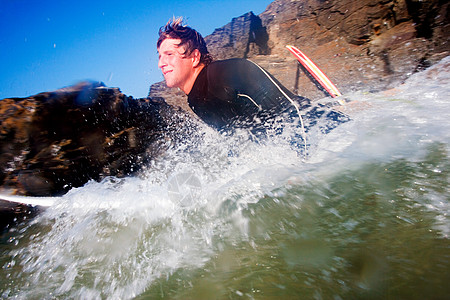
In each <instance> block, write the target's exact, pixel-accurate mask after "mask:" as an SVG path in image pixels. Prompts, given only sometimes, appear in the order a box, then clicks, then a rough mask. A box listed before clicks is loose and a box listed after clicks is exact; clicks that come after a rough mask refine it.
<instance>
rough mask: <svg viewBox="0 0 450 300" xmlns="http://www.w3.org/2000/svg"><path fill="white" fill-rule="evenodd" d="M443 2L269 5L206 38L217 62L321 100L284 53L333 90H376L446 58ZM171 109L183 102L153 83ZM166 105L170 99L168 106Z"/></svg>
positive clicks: (298, 0)
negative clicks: (260, 70)
mask: <svg viewBox="0 0 450 300" xmlns="http://www.w3.org/2000/svg"><path fill="white" fill-rule="evenodd" d="M448 20H449V3H448V1H439V0H423V1H418V0H361V1H351V0H342V1H337V0H336V1H324V0H275V1H274V2H272V3H271V4H270V5H269V6H268V7H267V9H266V10H265V11H264V12H263V13H262V14H260V15H259V16H255V15H254V14H253V13H247V14H245V15H243V16H241V17H238V18H234V19H233V20H232V21H231V23H229V24H227V25H225V26H224V27H222V28H219V29H217V30H215V31H214V32H213V33H212V34H211V35H209V36H207V37H205V40H206V42H207V44H208V48H209V50H210V52H211V53H212V54H213V56H215V58H217V59H225V58H231V57H242V58H248V59H250V60H253V61H255V62H257V63H259V64H260V65H261V66H262V67H264V68H265V69H266V70H268V71H269V72H270V73H272V74H273V75H274V76H275V77H276V78H278V79H279V80H280V81H281V83H283V84H284V85H285V86H286V87H287V88H288V89H290V90H292V91H293V92H295V93H297V94H299V95H302V96H306V97H309V98H311V99H313V100H314V99H319V98H322V97H324V96H326V95H325V94H324V93H323V92H322V91H320V90H319V89H317V87H316V86H315V85H314V84H313V83H312V82H311V79H310V78H309V77H308V76H307V75H305V74H304V72H303V71H302V69H301V68H300V67H299V65H298V63H297V61H296V60H295V58H294V57H293V56H292V55H291V54H290V53H289V52H288V50H287V49H286V48H285V46H286V45H289V44H290V45H294V46H296V47H298V48H299V49H300V50H302V51H303V52H304V53H305V54H306V55H308V56H309V57H310V58H311V59H312V60H313V61H314V62H315V63H316V64H317V65H318V66H319V67H320V68H321V69H322V70H323V71H324V72H325V73H326V74H327V75H328V77H330V79H331V80H332V81H333V82H334V83H335V84H336V85H337V86H338V88H339V89H340V90H341V92H342V93H344V94H345V93H346V92H350V91H352V90H366V91H370V90H380V89H387V88H390V87H392V86H393V85H396V84H399V83H400V82H401V81H403V80H405V79H406V78H407V77H408V76H410V75H411V74H412V73H414V72H417V71H418V70H422V69H424V68H426V67H428V66H430V65H432V64H434V63H435V62H437V61H439V60H440V59H442V58H443V57H445V56H447V55H449V51H450V45H449V36H450V34H449V24H448ZM154 93H157V94H158V95H159V96H160V97H163V98H165V99H166V100H167V101H170V102H171V103H183V102H185V101H186V98H185V96H183V95H181V96H180V94H179V93H178V94H176V93H175V92H174V91H173V90H171V89H167V88H165V87H164V85H163V84H161V83H158V84H157V85H154V86H152V87H151V89H150V96H152V95H154ZM169 99H170V100H169Z"/></svg>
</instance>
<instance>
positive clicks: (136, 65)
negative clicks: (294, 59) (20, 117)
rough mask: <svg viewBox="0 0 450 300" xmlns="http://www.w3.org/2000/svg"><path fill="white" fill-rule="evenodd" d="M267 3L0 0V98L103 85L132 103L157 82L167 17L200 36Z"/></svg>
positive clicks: (230, 0) (242, 0)
mask: <svg viewBox="0 0 450 300" xmlns="http://www.w3.org/2000/svg"><path fill="white" fill-rule="evenodd" d="M271 2H272V0H266V1H264V0H240V1H239V0H222V1H219V0H218V1H216V0H196V1H177V0H173V1H160V0H156V1H150V0H149V1H144V0H139V1H133V0H128V1H125V0H122V1H116V0H109V1H103V0H102V1H95V0H90V1H87V0H71V1H67V0H53V1H50V0H0V99H3V98H7V97H26V96H29V95H34V94H37V93H40V92H45V91H51V90H55V89H58V88H61V87H65V86H69V85H73V84H75V83H77V82H79V81H82V80H96V81H103V82H104V83H105V84H106V85H107V86H111V87H119V88H120V89H121V91H122V92H123V93H124V94H126V95H128V96H133V97H135V98H143V97H146V96H147V94H148V90H149V86H150V84H151V83H155V82H158V81H161V80H162V75H161V72H160V70H159V69H158V61H157V58H158V55H157V52H156V46H155V44H156V39H157V33H158V30H159V28H160V27H161V26H162V25H165V24H166V22H167V21H168V20H169V19H170V18H171V17H173V16H183V17H184V18H185V19H186V20H187V24H188V25H189V26H191V27H193V28H195V29H197V30H198V31H199V32H200V33H201V34H202V35H203V36H207V35H209V34H211V33H212V32H213V31H214V29H216V28H219V27H222V26H224V25H225V24H227V23H229V22H230V21H231V19H232V18H234V17H238V16H240V15H243V14H244V13H246V12H249V11H253V12H254V13H255V14H260V13H262V12H263V11H264V10H265V9H266V7H267V5H269V4H270V3H271Z"/></svg>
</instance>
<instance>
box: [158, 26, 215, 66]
mask: <svg viewBox="0 0 450 300" xmlns="http://www.w3.org/2000/svg"><path fill="white" fill-rule="evenodd" d="M165 39H179V40H181V43H180V44H179V45H178V46H183V47H184V49H185V51H184V53H183V54H184V55H187V56H189V55H191V53H192V52H193V51H194V50H195V49H197V50H198V51H199V52H200V55H201V56H200V63H202V64H204V65H205V66H206V65H208V64H209V63H210V62H212V60H213V58H212V56H211V54H209V52H208V49H207V48H206V43H205V40H204V39H203V37H202V35H201V34H200V33H198V31H197V30H195V29H192V28H191V27H188V26H186V25H183V18H181V17H179V18H173V19H170V20H169V22H167V24H166V25H165V26H163V27H161V28H160V29H159V38H158V42H157V43H156V48H157V49H159V47H160V46H161V43H162V42H163V41H164V40H165Z"/></svg>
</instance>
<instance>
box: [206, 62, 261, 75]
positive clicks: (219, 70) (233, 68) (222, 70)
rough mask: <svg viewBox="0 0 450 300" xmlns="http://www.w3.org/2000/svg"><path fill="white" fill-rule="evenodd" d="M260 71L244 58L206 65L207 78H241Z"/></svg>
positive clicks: (255, 65)
mask: <svg viewBox="0 0 450 300" xmlns="http://www.w3.org/2000/svg"><path fill="white" fill-rule="evenodd" d="M258 71H260V67H259V66H258V65H257V64H255V63H253V62H251V61H249V60H247V59H244V58H230V59H224V60H216V61H213V62H212V63H210V64H209V65H208V78H217V77H223V78H228V77H230V76H232V77H234V78H236V77H242V76H248V75H247V74H249V73H251V74H253V73H255V72H258Z"/></svg>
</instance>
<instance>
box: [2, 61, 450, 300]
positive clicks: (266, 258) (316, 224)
mask: <svg viewBox="0 0 450 300" xmlns="http://www.w3.org/2000/svg"><path fill="white" fill-rule="evenodd" d="M449 83H450V58H447V59H444V60H443V61H441V62H440V63H439V64H437V65H435V66H434V67H432V68H430V69H428V70H426V71H424V72H421V73H417V74H414V75H413V76H412V77H410V78H409V79H408V80H407V81H406V82H405V83H404V84H402V85H399V86H398V87H396V88H395V89H392V90H389V91H383V92H372V93H369V92H361V91H355V92H353V93H349V94H347V95H345V96H346V98H347V99H349V100H352V101H353V102H352V103H351V104H347V105H346V107H345V108H344V109H345V111H346V112H347V113H348V114H349V115H350V116H351V118H352V120H351V121H350V122H346V123H344V124H342V125H340V126H338V127H337V128H335V129H334V130H332V131H331V132H330V133H328V134H321V133H320V132H318V131H314V130H312V131H310V132H309V133H308V134H307V136H306V140H307V143H306V145H307V150H306V152H305V151H298V149H294V148H293V147H292V143H291V141H289V139H286V138H284V137H283V136H281V137H276V138H273V139H270V140H268V141H265V142H260V143H255V142H254V140H253V139H249V138H248V136H247V135H245V134H244V133H242V134H239V133H238V134H236V135H234V136H225V135H220V134H218V133H216V132H214V131H208V130H205V131H204V132H203V133H202V134H199V138H196V139H194V140H192V141H190V142H188V141H187V142H186V144H184V145H178V146H177V147H176V148H172V149H170V150H169V151H168V152H167V154H166V155H165V156H164V157H162V158H160V159H158V160H156V161H154V162H153V163H152V164H151V165H149V166H147V167H146V170H145V171H144V172H143V173H142V174H141V175H140V176H136V177H133V178H124V179H118V178H107V179H105V180H103V181H102V182H89V183H88V184H86V185H85V186H83V187H81V188H77V189H73V190H71V191H70V192H69V193H68V194H66V195H65V196H63V197H62V198H61V199H60V200H59V201H58V203H57V204H56V205H54V206H52V207H51V208H49V209H47V210H46V211H45V212H44V213H42V214H41V215H39V216H38V217H37V218H35V219H33V220H32V221H31V222H28V223H26V224H23V225H21V226H19V227H17V228H15V229H14V230H12V231H10V232H8V233H5V234H3V235H2V237H1V243H0V251H1V252H0V253H1V255H0V266H1V268H2V269H1V271H0V295H1V296H2V298H13V299H280V298H281V299H282V298H285V299H445V298H447V299H448V295H450V287H449V285H448V282H450V272H449V270H450V242H449V234H450V218H449V212H450V205H449V200H450V199H449V198H450V189H449V175H450V159H449V158H450V156H449V151H450V147H449V144H450V84H449ZM323 101H325V102H326V101H329V99H323Z"/></svg>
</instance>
